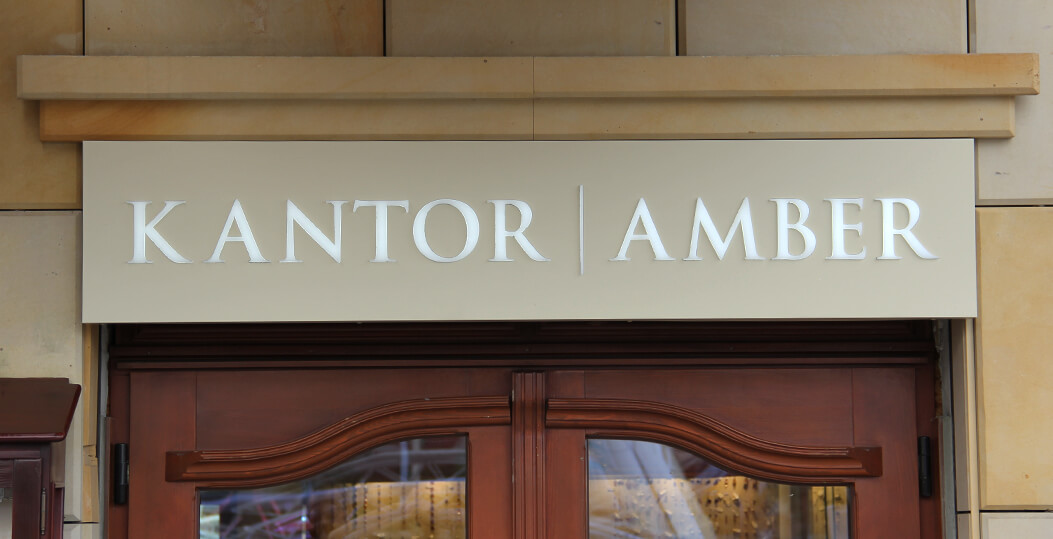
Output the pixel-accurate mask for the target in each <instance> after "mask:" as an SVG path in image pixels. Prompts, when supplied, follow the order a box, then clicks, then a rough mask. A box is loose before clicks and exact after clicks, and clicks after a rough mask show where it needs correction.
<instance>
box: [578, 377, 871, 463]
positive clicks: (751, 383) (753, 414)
mask: <svg viewBox="0 0 1053 539" xmlns="http://www.w3.org/2000/svg"><path fill="white" fill-rule="evenodd" d="M584 383H585V396H586V397H588V398H601V399H602V398H608V399H636V400H646V401H658V400H660V401H662V402H667V403H669V404H675V405H677V406H683V407H685V408H690V409H692V410H697V411H700V412H703V413H705V414H706V415H707V416H709V417H712V418H713V419H716V420H718V421H721V422H723V423H727V424H728V425H734V426H735V428H737V429H739V430H741V431H743V432H746V433H749V434H752V435H754V436H758V437H761V438H765V439H770V440H778V441H780V442H783V443H798V444H808V445H852V444H853V440H852V370H851V369H835V368H814V369H788V368H774V369H692V370H686V369H671V370H657V369H655V370H647V371H641V370H633V371H629V372H626V371H625V370H618V371H589V372H587V373H586V374H585V380H584Z"/></svg>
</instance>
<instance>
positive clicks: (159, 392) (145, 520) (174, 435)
mask: <svg viewBox="0 0 1053 539" xmlns="http://www.w3.org/2000/svg"><path fill="white" fill-rule="evenodd" d="M131 378H132V380H131V403H130V405H131V406H130V408H131V419H130V424H129V426H130V432H129V440H130V447H129V461H130V466H129V484H128V488H129V491H128V506H127V507H128V537H129V538H131V537H134V538H136V539H154V538H157V539H191V538H193V537H196V536H197V523H198V518H199V515H198V506H197V494H196V492H195V491H194V485H193V484H191V483H172V482H169V481H166V480H165V452H166V451H167V450H168V448H170V447H194V437H195V430H196V426H195V420H194V419H195V414H194V408H195V407H196V402H195V393H196V378H197V375H196V374H195V373H164V372H153V373H135V374H133V375H132V376H131Z"/></svg>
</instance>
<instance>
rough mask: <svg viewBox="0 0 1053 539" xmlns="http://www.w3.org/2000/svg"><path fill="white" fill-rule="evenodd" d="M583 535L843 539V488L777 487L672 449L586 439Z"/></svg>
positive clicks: (846, 531)
mask: <svg viewBox="0 0 1053 539" xmlns="http://www.w3.org/2000/svg"><path fill="white" fill-rule="evenodd" d="M588 448H589V537H591V538H593V539H600V538H618V539H623V538H624V539H635V538H641V539H642V538H648V539H649V538H657V537H676V538H699V539H702V538H704V539H716V538H720V539H724V538H736V539H845V538H848V537H850V535H849V530H850V526H849V522H848V515H849V509H848V507H849V501H850V491H849V489H848V487H845V486H808V485H784V484H779V483H773V482H768V481H761V480H758V479H753V478H750V477H745V476H743V475H740V474H737V473H735V472H730V471H727V470H723V469H721V468H718V467H716V466H714V465H713V464H711V463H709V462H707V461H706V460H705V459H703V458H701V457H699V456H697V455H694V454H692V453H688V452H686V451H681V450H679V449H676V448H674V447H670V446H667V445H663V444H658V443H653V442H641V441H633V440H604V439H590V440H589V442H588Z"/></svg>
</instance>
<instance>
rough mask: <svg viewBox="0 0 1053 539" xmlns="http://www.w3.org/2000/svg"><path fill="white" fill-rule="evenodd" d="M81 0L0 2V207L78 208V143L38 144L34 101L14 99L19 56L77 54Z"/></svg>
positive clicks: (79, 38) (79, 46)
mask: <svg viewBox="0 0 1053 539" xmlns="http://www.w3.org/2000/svg"><path fill="white" fill-rule="evenodd" d="M81 26H82V25H81V2H79V1H78V0H40V1H33V2H20V1H15V0H10V1H4V2H2V3H0V209H12V208H16V209H46V208H53V209H59V208H76V207H79V206H80V178H79V175H80V173H79V168H80V145H78V144H43V143H41V142H40V136H39V130H38V127H37V125H38V119H37V116H38V115H37V110H38V105H37V103H36V102H34V101H22V100H21V99H18V98H17V97H16V92H15V86H16V76H15V58H16V57H17V56H18V55H20V54H80V53H81V43H82V37H81Z"/></svg>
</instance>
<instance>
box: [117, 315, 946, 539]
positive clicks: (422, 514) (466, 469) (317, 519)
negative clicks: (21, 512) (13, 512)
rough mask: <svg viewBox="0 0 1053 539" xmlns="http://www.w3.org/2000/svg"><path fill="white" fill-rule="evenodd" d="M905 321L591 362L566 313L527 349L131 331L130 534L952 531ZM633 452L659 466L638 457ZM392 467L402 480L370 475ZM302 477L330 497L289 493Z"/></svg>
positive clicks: (124, 408)
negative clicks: (654, 528) (921, 491)
mask: <svg viewBox="0 0 1053 539" xmlns="http://www.w3.org/2000/svg"><path fill="white" fill-rule="evenodd" d="M901 325H903V326H904V327H907V329H906V330H904V329H903V328H902V327H901ZM901 325H896V326H894V327H893V326H892V325H887V326H884V329H882V330H881V331H887V332H888V334H887V335H884V334H882V333H881V331H878V330H872V331H870V332H865V331H864V332H860V331H859V329H858V327H855V326H850V327H846V326H844V325H841V326H838V325H836V324H834V325H830V324H827V325H825V326H821V327H826V328H828V329H830V328H832V330H833V331H830V332H828V333H826V334H823V336H822V338H818V339H812V340H809V338H808V337H806V336H802V335H807V332H805V333H803V334H802V333H801V332H800V327H799V326H795V327H793V328H782V330H783V334H782V336H780V337H779V338H777V339H775V338H772V335H773V332H772V331H771V327H762V326H759V325H752V326H744V328H745V330H748V331H745V330H744V331H743V332H742V333H741V335H744V336H742V337H738V339H739V341H735V342H731V341H730V340H729V339H728V338H727V337H726V334H727V330H728V327H727V326H724V327H721V328H719V329H720V331H714V332H712V333H708V334H707V333H706V332H705V331H702V329H705V328H704V327H701V329H700V326H701V325H694V326H691V327H685V328H682V330H681V329H677V330H676V331H666V332H665V333H663V334H662V335H661V338H660V339H659V338H655V335H654V331H653V328H644V329H645V331H641V330H634V331H640V333H641V335H642V334H644V333H647V334H649V339H650V340H649V341H648V340H647V338H648V337H647V336H641V335H638V337H639V339H640V340H639V341H636V340H633V339H635V338H636V337H630V334H631V332H624V331H622V329H623V328H615V329H616V330H617V331H611V328H608V327H606V326H603V325H600V326H599V329H600V330H601V331H599V333H603V335H602V339H603V340H604V342H607V343H608V344H607V345H593V346H592V347H591V350H593V351H592V352H586V351H584V350H586V347H587V345H589V342H588V341H589V335H593V334H589V333H588V331H582V330H581V328H576V330H577V331H567V328H566V327H562V326H557V327H556V329H557V330H559V331H556V334H559V335H560V337H559V338H558V339H553V340H554V341H559V342H546V339H545V338H544V337H543V336H541V337H539V332H538V331H537V329H536V328H533V329H532V330H531V331H529V332H528V333H529V336H528V340H529V342H528V343H526V344H524V343H523V342H503V341H502V340H501V339H499V338H495V337H493V335H492V333H491V334H487V333H486V332H481V333H480V332H479V331H478V330H477V331H475V332H474V334H473V332H471V331H466V332H464V334H461V335H459V336H457V339H456V340H457V341H458V343H459V344H453V345H451V343H450V342H433V343H430V344H427V346H422V345H421V343H419V342H414V338H422V337H420V336H419V333H421V332H418V335H417V337H412V336H411V335H412V334H413V332H412V330H413V329H418V330H419V329H421V327H420V326H417V327H416V328H414V327H411V328H409V330H407V331H405V332H402V333H400V335H404V336H406V340H403V341H400V342H399V344H390V341H389V344H388V345H383V344H377V343H376V342H375V341H371V342H367V343H365V344H363V339H362V338H361V337H358V338H356V339H352V338H347V342H341V343H339V344H335V345H334V344H333V343H331V342H330V343H327V345H329V346H336V347H337V348H339V350H340V351H341V353H339V354H337V353H336V352H335V350H336V349H335V348H326V347H325V346H321V345H313V346H314V348H310V349H309V350H307V351H306V352H305V347H304V345H302V344H299V345H296V343H293V344H292V345H289V344H288V342H287V341H288V340H290V339H289V336H288V335H285V337H284V339H286V340H285V341H281V336H280V335H276V336H273V338H274V339H276V340H277V341H279V342H276V343H272V344H271V345H269V348H266V347H265V346H264V345H266V343H264V345H259V346H257V345H253V346H254V347H246V344H245V343H246V340H245V339H244V338H242V339H241V340H239V339H238V338H235V337H236V336H234V333H236V332H232V331H231V330H230V329H226V330H224V331H225V332H226V333H225V334H224V336H223V337H222V339H226V341H224V342H226V343H227V344H223V343H220V344H216V342H211V343H208V346H200V345H196V346H195V347H192V348H187V347H186V345H187V343H194V342H195V339H196V340H197V342H198V343H200V342H201V341H202V340H207V339H208V338H212V337H209V336H208V335H207V332H205V333H204V334H203V333H201V332H198V333H197V334H196V335H194V332H192V331H187V330H186V328H185V327H184V328H180V329H179V330H178V331H179V332H180V335H183V336H182V337H180V338H178V339H177V338H173V337H172V335H171V334H167V335H164V336H163V338H159V337H157V335H158V334H157V333H153V334H151V333H149V332H146V333H145V337H144V336H143V335H144V334H143V333H142V332H140V333H139V334H135V335H132V336H127V335H125V336H123V337H122V336H121V335H120V334H119V335H118V336H117V338H116V340H115V345H114V346H113V347H112V348H111V356H112V357H114V362H113V367H114V370H113V373H114V374H113V376H112V387H113V389H112V391H111V402H112V403H113V404H112V406H113V408H112V410H111V413H112V415H113V416H114V420H113V421H114V426H113V429H112V430H111V432H112V433H113V434H112V436H113V439H112V440H111V441H113V442H127V443H129V444H130V447H131V450H130V453H131V466H130V471H131V478H132V479H131V484H130V496H129V498H130V501H129V504H128V505H127V506H112V507H111V511H110V537H112V538H116V537H122V538H127V537H134V538H151V537H164V538H177V539H178V538H186V539H190V538H205V537H220V536H223V537H240V536H239V535H224V532H223V531H222V530H227V531H228V532H229V531H230V530H233V529H235V528H236V527H237V526H242V527H245V528H246V529H248V528H247V527H248V526H250V525H251V526H255V528H251V529H252V530H254V531H252V532H246V533H248V534H247V535H241V536H244V537H299V538H306V537H329V538H332V539H336V538H338V537H364V536H370V537H377V536H385V537H403V536H404V537H414V536H422V537H427V536H429V534H434V536H436V537H458V536H465V535H463V534H466V535H467V536H468V537H473V538H477V539H478V538H485V539H491V538H502V537H508V538H515V539H524V538H539V537H549V538H575V539H583V538H585V537H597V538H599V537H632V536H639V537H649V536H663V535H657V532H656V534H655V535H648V533H652V532H648V531H646V530H647V529H649V528H646V526H644V524H642V522H643V520H645V519H644V518H643V517H642V516H640V515H645V513H647V512H648V511H650V512H651V513H654V511H651V509H648V508H649V507H652V506H653V507H658V508H659V509H658V510H659V511H664V512H665V514H663V515H658V516H659V517H660V518H658V517H655V516H654V515H653V514H651V515H650V517H653V518H652V519H657V520H656V521H661V522H664V523H665V524H661V522H660V525H661V526H666V527H667V528H669V527H671V528H670V529H673V530H689V531H674V532H672V533H673V534H674V535H669V533H671V532H669V531H668V529H667V530H666V531H663V532H662V533H663V534H665V535H664V536H682V537H694V536H698V537H709V536H710V535H702V534H703V533H713V530H718V531H720V530H723V531H720V533H721V534H720V535H717V536H719V537H753V538H760V537H779V538H780V539H785V538H786V537H827V538H829V539H840V538H841V537H854V538H884V537H938V536H939V531H940V529H939V528H940V524H939V520H938V514H939V512H938V509H939V507H938V505H939V501H938V493H937V495H936V497H933V498H927V499H923V498H921V497H919V495H918V486H917V451H916V444H917V437H918V436H920V435H932V436H934V435H935V431H936V426H935V423H934V422H933V421H932V419H933V418H934V417H935V416H936V412H935V396H934V393H933V380H932V378H933V376H932V366H931V360H932V355H933V352H932V351H931V344H925V345H923V344H920V343H922V342H923V340H924V339H923V337H924V336H925V335H924V330H925V328H923V327H921V326H920V325H918V324H914V325H910V324H907V323H904V324H901ZM867 327H869V326H867ZM148 329H151V330H157V328H156V327H155V328H148ZM300 329H302V328H300ZM763 329H768V330H769V331H767V332H764V331H758V330H763ZM777 329H778V328H777ZM846 330H850V331H846ZM159 331H161V333H164V328H162V329H161V330H159ZM329 331H330V332H331V331H332V329H331V328H330V329H329ZM400 331H401V330H400ZM619 331H621V333H620V334H619V333H618V332H619ZM279 333H280V331H279ZM423 333H426V326H425V330H424V331H423ZM820 333H821V332H820ZM787 334H789V335H794V336H795V337H787V336H786V335H787ZM831 334H832V335H833V337H831ZM259 335H260V333H259V332H256V333H253V336H254V338H258V337H259ZM567 335H570V338H569V339H568V338H567ZM706 335H710V336H711V337H712V338H714V339H716V338H717V337H713V336H715V335H721V337H720V339H723V340H721V341H720V342H722V343H723V344H712V343H708V344H706V343H703V344H705V346H709V347H710V349H714V348H720V347H723V348H721V349H720V353H719V354H712V355H707V353H705V352H704V350H703V348H702V345H700V344H699V343H698V341H699V340H705V339H706V338H709V337H706ZM875 335H879V336H880V335H884V336H883V337H880V338H878V337H875ZM911 336H913V337H915V338H914V339H913V340H912V339H911V338H908V337H911ZM389 337H390V336H389ZM593 337H594V338H596V339H600V337H595V335H593ZM446 338H448V337H444V339H446ZM136 339H139V340H138V341H136ZM151 339H154V341H153V342H147V344H148V345H149V346H145V345H144V344H143V341H144V340H146V341H150V340H151ZM166 339H167V340H166ZM217 339H218V337H217ZM472 339H475V340H474V341H472ZM255 340H258V339H254V342H255ZM264 340H266V339H264ZM293 340H294V339H293ZM337 340H338V339H337ZM462 341H463V342H475V343H477V344H478V343H480V342H482V343H483V344H485V346H480V347H479V348H472V347H470V346H465V345H464V344H463V342H462ZM835 341H836V342H835ZM217 342H218V341H217ZM930 342H931V341H930ZM611 343H613V344H611ZM670 343H672V344H670ZM750 343H752V344H750ZM287 345H288V346H291V348H290V347H285V348H283V346H287ZM419 345H421V346H419ZM447 345H451V346H452V348H453V349H457V350H461V352H462V355H460V356H453V357H454V358H453V359H451V353H450V352H449V351H448V350H447V349H446V348H444V346H447ZM637 345H639V350H636V349H634V346H637ZM180 346H182V347H180ZM297 346H299V348H297ZM265 348H266V349H270V350H271V352H270V353H269V354H264V353H261V350H263V349H265ZM675 349H679V350H680V352H679V353H677V352H675ZM729 349H734V351H729ZM148 350H149V351H150V353H147V351H148ZM295 350H299V352H296V353H294V351H295ZM422 350H430V351H431V352H425V351H422ZM647 350H649V351H650V352H647ZM773 350H774V351H773ZM778 350H783V352H778ZM436 351H438V352H436ZM593 354H594V355H593ZM435 355H440V356H442V358H441V359H439V358H436V357H434V356H435ZM714 358H715V359H714ZM430 365H435V366H430ZM934 439H935V437H934ZM641 444H651V445H641ZM934 453H935V454H938V451H936V452H934ZM641 455H643V456H646V458H643V457H641ZM626 456H629V457H631V459H630V460H632V459H635V460H636V461H638V464H639V466H637V468H639V470H643V471H645V472H646V473H647V474H648V475H647V476H646V477H643V476H641V477H636V476H633V475H632V473H631V470H630V471H628V472H627V471H626V469H625V468H624V467H619V466H620V465H621V464H623V463H624V462H625V461H626V458H625V457H626ZM651 457H654V458H655V459H657V460H648V459H651ZM400 459H401V461H400ZM411 459H420V460H419V461H414V462H411ZM458 459H463V460H458ZM662 459H664V460H662ZM369 463H372V464H373V465H375V467H376V468H377V469H381V470H382V471H381V472H376V473H373V472H370V473H367V474H365V475H363V472H362V470H366V469H368V466H366V464H369ZM654 463H665V464H661V466H659V467H660V468H661V471H660V472H659V473H658V474H657V475H654V474H653V473H652V472H653V470H654V467H655V466H654ZM672 468H676V469H677V470H680V471H686V472H687V475H685V476H676V475H671V474H670V473H669V470H670V469H672ZM429 469H430V470H431V471H425V472H421V470H429ZM934 469H938V466H934ZM338 470H350V471H348V472H347V473H344V472H342V471H340V472H339V473H338V472H337V471H338ZM384 470H386V471H384ZM340 474H344V475H340ZM385 474H386V475H385ZM721 474H722V475H721ZM319 477H322V478H323V479H319V480H317V481H316V480H315V479H312V478H319ZM312 481H314V482H312ZM319 481H320V482H319ZM293 484H296V485H306V486H302V487H297V488H302V489H306V490H307V493H306V494H297V496H299V497H297V498H295V499H296V500H299V501H297V502H295V503H293V504H286V505H282V503H284V502H282V501H281V500H282V499H285V498H280V497H278V495H277V494H276V493H278V494H282V495H285V494H287V491H288V489H289V488H291V487H289V485H293ZM935 484H937V485H938V484H939V481H938V480H937V481H935ZM333 485H337V487H334V486H333ZM666 487H669V488H675V489H679V491H678V492H680V494H678V495H677V497H674V498H675V499H673V498H668V497H666V496H665V494H660V493H658V491H659V490H661V489H663V488H666ZM283 489H284V490H283ZM692 489H694V490H692ZM706 489H708V490H706ZM795 489H796V490H795ZM800 489H805V490H800ZM808 489H811V490H808ZM648 492H650V493H651V494H647V493H648ZM692 492H693V493H695V494H697V496H696V497H695V499H689V498H690V496H686V497H685V495H684V494H683V493H688V494H690V493H692ZM244 493H256V494H253V495H252V496H255V497H252V496H249V495H247V494H246V495H244V496H242V494H244ZM640 493H643V495H641V494H640ZM239 496H240V497H241V498H244V499H247V500H249V501H248V502H246V504H247V505H245V504H243V505H242V506H237V503H240V502H237V500H238V499H240V498H239ZM807 496H818V498H816V499H817V500H825V501H822V502H815V501H813V502H812V503H810V504H808V503H803V502H801V498H803V497H807ZM824 496H825V497H824ZM644 498H646V499H644ZM334 500H335V501H334ZM407 500H416V501H413V502H412V503H410V504H409V505H410V506H409V508H408V509H407V508H405V507H402V509H400V510H401V511H402V512H403V513H402V516H390V514H389V513H390V511H389V509H391V508H392V507H396V506H400V504H401V503H403V502H404V501H407ZM670 500H672V501H670ZM634 503H635V504H636V505H633V504H634ZM648 503H650V505H647V504H648ZM296 504H299V505H296ZM655 504H658V505H655ZM707 504H708V505H709V506H707ZM721 504H723V505H721ZM736 504H737V505H736ZM403 505H405V504H403ZM826 505H828V506H830V507H832V509H829V510H827V509H823V506H826ZM235 506H237V507H240V508H234V507H235ZM323 506H324V507H325V509H319V507H323ZM718 506H719V507H718ZM297 507H298V509H297ZM400 507H401V506H400ZM634 507H635V508H636V509H639V511H637V513H639V514H636V513H634V512H633V511H634ZM717 509H721V514H720V515H719V517H720V518H717V517H715V516H714V515H716V514H717V513H716V512H717ZM296 511H299V513H297V512H296ZM732 511H737V512H738V513H736V514H737V516H736V517H734V518H733V517H732V515H731V512H732ZM778 511H781V513H778ZM817 511H827V512H826V513H821V514H820V513H819V512H817ZM776 513H778V514H776ZM805 513H808V514H805ZM791 514H792V515H793V516H792V518H791V516H788V515H791ZM246 515H248V516H246ZM780 515H781V516H780ZM809 515H810V516H809ZM824 515H825V516H824ZM703 517H706V518H710V519H714V518H715V519H716V520H714V522H713V523H708V522H703V521H704V520H705V518H703ZM458 518H460V519H462V520H461V521H457V520H456V519H458ZM736 518H737V519H738V520H736ZM808 518H812V519H813V520H815V521H817V522H818V521H821V520H823V519H826V520H827V521H828V523H829V529H828V530H827V531H825V532H823V533H825V535H804V533H805V532H801V531H799V530H803V529H806V528H807V526H808V525H807V524H801V523H799V522H796V521H793V519H797V521H801V520H802V519H803V520H807V519H808ZM371 519H372V520H371ZM384 519H387V520H384ZM458 522H460V523H458ZM685 522H686V523H685ZM795 522H796V523H795ZM214 523H215V525H213V524H214ZM744 525H745V527H744ZM400 526H401V527H402V528H399V527H400ZM802 526H803V527H802ZM395 529H412V530H413V531H412V532H405V535H399V533H401V532H395V533H393V532H392V530H395ZM355 530H357V531H355ZM626 530H629V531H626ZM633 530H638V531H635V532H634V531H633ZM639 530H643V531H639ZM728 530H731V531H728ZM761 531H763V534H762V533H761ZM264 532H266V533H267V534H270V535H263V533H264ZM436 532H439V533H436ZM630 532H631V533H636V535H630ZM369 533H372V534H373V535H369ZM377 533H380V534H382V535H377ZM809 533H810V532H809ZM282 534H285V535H282ZM341 534H344V535H341ZM356 534H357V535H356ZM751 534H752V535H751ZM765 534H766V535H765Z"/></svg>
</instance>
